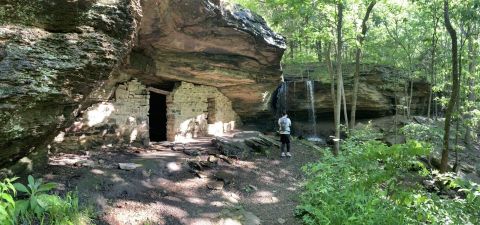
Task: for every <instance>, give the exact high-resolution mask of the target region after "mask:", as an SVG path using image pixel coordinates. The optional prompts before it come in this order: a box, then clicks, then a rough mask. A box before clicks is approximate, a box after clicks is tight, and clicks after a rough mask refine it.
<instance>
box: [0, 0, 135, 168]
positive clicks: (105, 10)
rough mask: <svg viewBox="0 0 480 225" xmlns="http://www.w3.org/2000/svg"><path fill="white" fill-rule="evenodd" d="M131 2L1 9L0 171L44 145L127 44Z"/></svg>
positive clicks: (16, 1)
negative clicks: (1, 167)
mask: <svg viewBox="0 0 480 225" xmlns="http://www.w3.org/2000/svg"><path fill="white" fill-rule="evenodd" d="M140 12H141V9H140V8H139V2H137V1H135V0H131V1H130V0H123V1H115V2H111V1H86V0H81V1H74V2H72V1H64V0H55V1H50V0H48V1H47V0H42V1H33V2H32V1H23V0H7V1H3V2H2V3H1V5H0V49H1V51H0V55H1V57H0V123H1V124H2V126H1V127H0V149H1V151H0V166H5V165H8V164H11V163H12V162H15V161H16V160H18V159H20V158H21V157H23V156H25V155H26V154H28V153H30V152H33V151H35V150H36V149H38V148H41V147H42V146H45V145H46V144H47V141H48V140H51V139H52V138H53V135H54V134H55V131H57V130H58V129H59V128H61V127H63V126H65V125H66V124H67V123H68V121H71V119H72V118H73V117H74V116H75V115H76V114H77V112H78V110H79V109H80V108H81V107H82V103H84V102H85V100H86V99H87V96H89V94H90V93H91V91H92V90H93V89H94V88H97V87H99V86H101V84H102V81H104V80H106V79H107V78H108V77H109V76H110V75H111V73H112V71H113V70H114V69H115V68H116V67H118V65H119V64H120V63H121V62H122V59H123V58H124V57H125V56H126V55H127V53H128V52H129V51H130V48H131V46H132V43H133V40H134V35H135V32H136V30H137V23H138V20H139V19H140V16H141V14H140Z"/></svg>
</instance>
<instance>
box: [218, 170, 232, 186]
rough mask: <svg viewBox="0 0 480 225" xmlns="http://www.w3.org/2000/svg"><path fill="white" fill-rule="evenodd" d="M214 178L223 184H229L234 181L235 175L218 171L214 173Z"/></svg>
mask: <svg viewBox="0 0 480 225" xmlns="http://www.w3.org/2000/svg"><path fill="white" fill-rule="evenodd" d="M214 176H215V178H216V179H217V180H221V181H223V182H224V183H225V184H229V183H231V182H232V181H233V180H234V177H235V175H233V174H232V173H230V172H227V171H223V170H221V171H218V172H217V173H215V175H214Z"/></svg>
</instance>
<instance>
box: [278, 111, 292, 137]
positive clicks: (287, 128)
mask: <svg viewBox="0 0 480 225" xmlns="http://www.w3.org/2000/svg"><path fill="white" fill-rule="evenodd" d="M282 123H284V124H285V130H281V129H280V134H290V126H292V121H290V119H289V118H288V117H287V116H286V115H285V116H282V117H281V118H280V119H278V126H280V128H281V127H282V125H281V124H282Z"/></svg>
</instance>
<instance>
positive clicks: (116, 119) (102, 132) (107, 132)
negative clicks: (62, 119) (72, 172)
mask: <svg viewBox="0 0 480 225" xmlns="http://www.w3.org/2000/svg"><path fill="white" fill-rule="evenodd" d="M148 110H149V92H148V90H147V88H146V87H145V86H144V85H143V84H141V83H140V82H138V81H137V80H132V81H130V82H127V83H125V84H120V85H119V86H118V87H117V89H116V90H115V95H114V98H113V99H112V100H110V101H105V102H101V103H97V104H94V105H92V106H91V107H89V108H88V109H87V110H85V111H84V112H83V115H82V116H81V117H80V118H79V119H77V121H76V122H74V123H73V125H72V126H70V127H69V128H67V129H66V130H65V132H61V133H60V134H59V135H58V136H57V137H56V138H55V140H54V144H53V145H52V146H54V147H55V148H56V149H57V150H59V151H75V150H86V149H91V148H96V147H98V146H112V145H116V144H134V143H136V144H148V142H149V132H148Z"/></svg>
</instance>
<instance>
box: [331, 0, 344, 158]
mask: <svg viewBox="0 0 480 225" xmlns="http://www.w3.org/2000/svg"><path fill="white" fill-rule="evenodd" d="M337 14H338V15H337V80H336V81H337V94H336V103H335V104H336V105H335V112H334V113H335V140H334V142H335V147H334V150H333V153H334V154H335V155H338V152H339V150H340V111H341V110H340V109H341V104H342V86H343V79H342V78H343V77H342V50H343V49H342V46H343V40H342V23H343V3H342V1H339V2H338V3H337Z"/></svg>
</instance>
